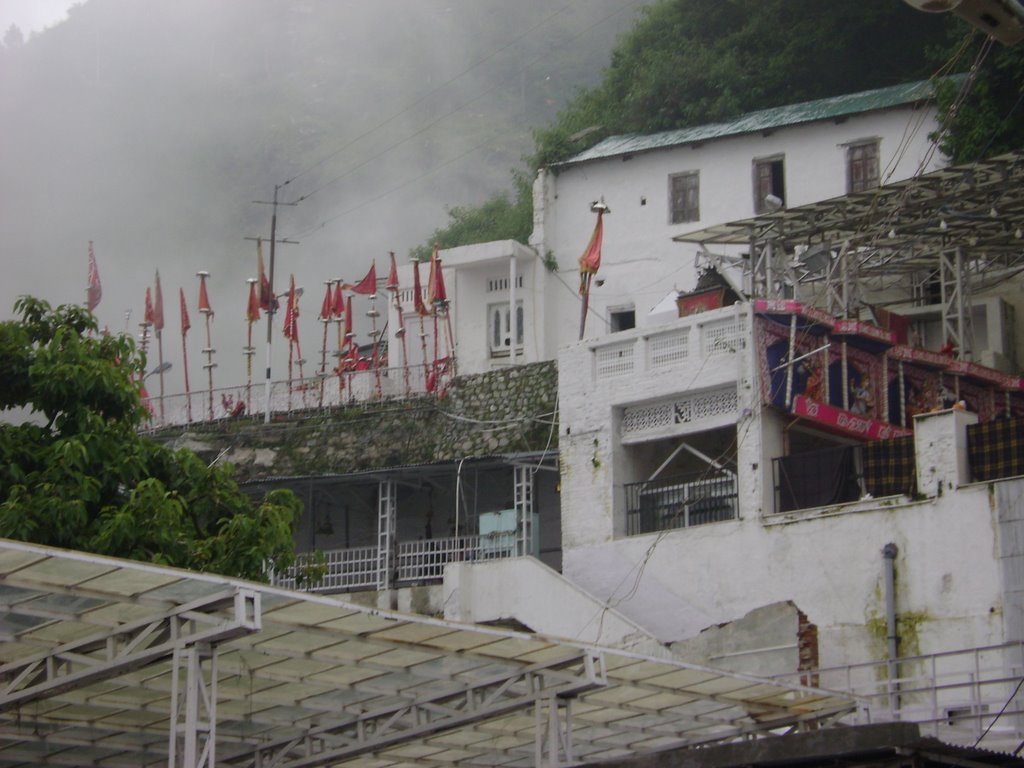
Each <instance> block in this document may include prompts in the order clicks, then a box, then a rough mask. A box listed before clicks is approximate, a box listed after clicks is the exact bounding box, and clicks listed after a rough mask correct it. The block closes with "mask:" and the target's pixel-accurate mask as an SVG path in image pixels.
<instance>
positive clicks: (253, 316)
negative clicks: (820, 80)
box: [245, 283, 260, 323]
mask: <svg viewBox="0 0 1024 768" xmlns="http://www.w3.org/2000/svg"><path fill="white" fill-rule="evenodd" d="M245 319H246V320H248V321H249V322H250V323H257V322H259V319H260V298H259V296H257V295H256V283H249V303H248V304H247V305H246V307H245Z"/></svg>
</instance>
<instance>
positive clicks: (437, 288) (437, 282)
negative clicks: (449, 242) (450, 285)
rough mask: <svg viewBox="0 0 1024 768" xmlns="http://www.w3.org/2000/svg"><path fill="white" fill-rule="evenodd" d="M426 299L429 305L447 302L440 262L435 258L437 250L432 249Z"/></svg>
mask: <svg viewBox="0 0 1024 768" xmlns="http://www.w3.org/2000/svg"><path fill="white" fill-rule="evenodd" d="M427 297H428V298H429V299H430V303H431V304H444V303H446V302H447V301H448V291H447V290H446V289H445V287H444V270H442V269H441V260H440V259H439V258H437V249H434V257H433V258H432V259H431V260H430V281H429V282H428V284H427Z"/></svg>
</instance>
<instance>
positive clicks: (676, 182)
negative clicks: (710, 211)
mask: <svg viewBox="0 0 1024 768" xmlns="http://www.w3.org/2000/svg"><path fill="white" fill-rule="evenodd" d="M669 187H670V191H671V198H672V210H671V212H670V213H671V218H672V222H671V223H673V224H682V223H684V222H687V221H699V220H700V174H699V173H698V172H697V171H689V172H687V173H677V174H675V175H673V176H669Z"/></svg>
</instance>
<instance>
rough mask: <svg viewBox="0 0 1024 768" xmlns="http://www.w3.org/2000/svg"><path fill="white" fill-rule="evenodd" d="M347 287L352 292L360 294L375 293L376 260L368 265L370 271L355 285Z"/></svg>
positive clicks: (368, 294) (369, 294)
mask: <svg viewBox="0 0 1024 768" xmlns="http://www.w3.org/2000/svg"><path fill="white" fill-rule="evenodd" d="M348 288H349V290H350V291H352V293H358V294H360V295H362V296H371V295H373V294H375V293H376V292H377V262H374V263H373V264H372V265H371V266H370V271H369V272H367V273H366V277H364V278H363V279H362V280H360V281H359V282H358V283H356V284H355V285H350V286H349V287H348Z"/></svg>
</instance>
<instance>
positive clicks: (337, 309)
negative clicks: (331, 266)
mask: <svg viewBox="0 0 1024 768" xmlns="http://www.w3.org/2000/svg"><path fill="white" fill-rule="evenodd" d="M331 314H333V315H334V317H335V319H336V320H340V319H341V318H343V317H344V316H345V291H344V288H343V286H342V282H341V281H340V280H339V281H338V284H337V285H336V286H334V303H333V304H332V305H331Z"/></svg>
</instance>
